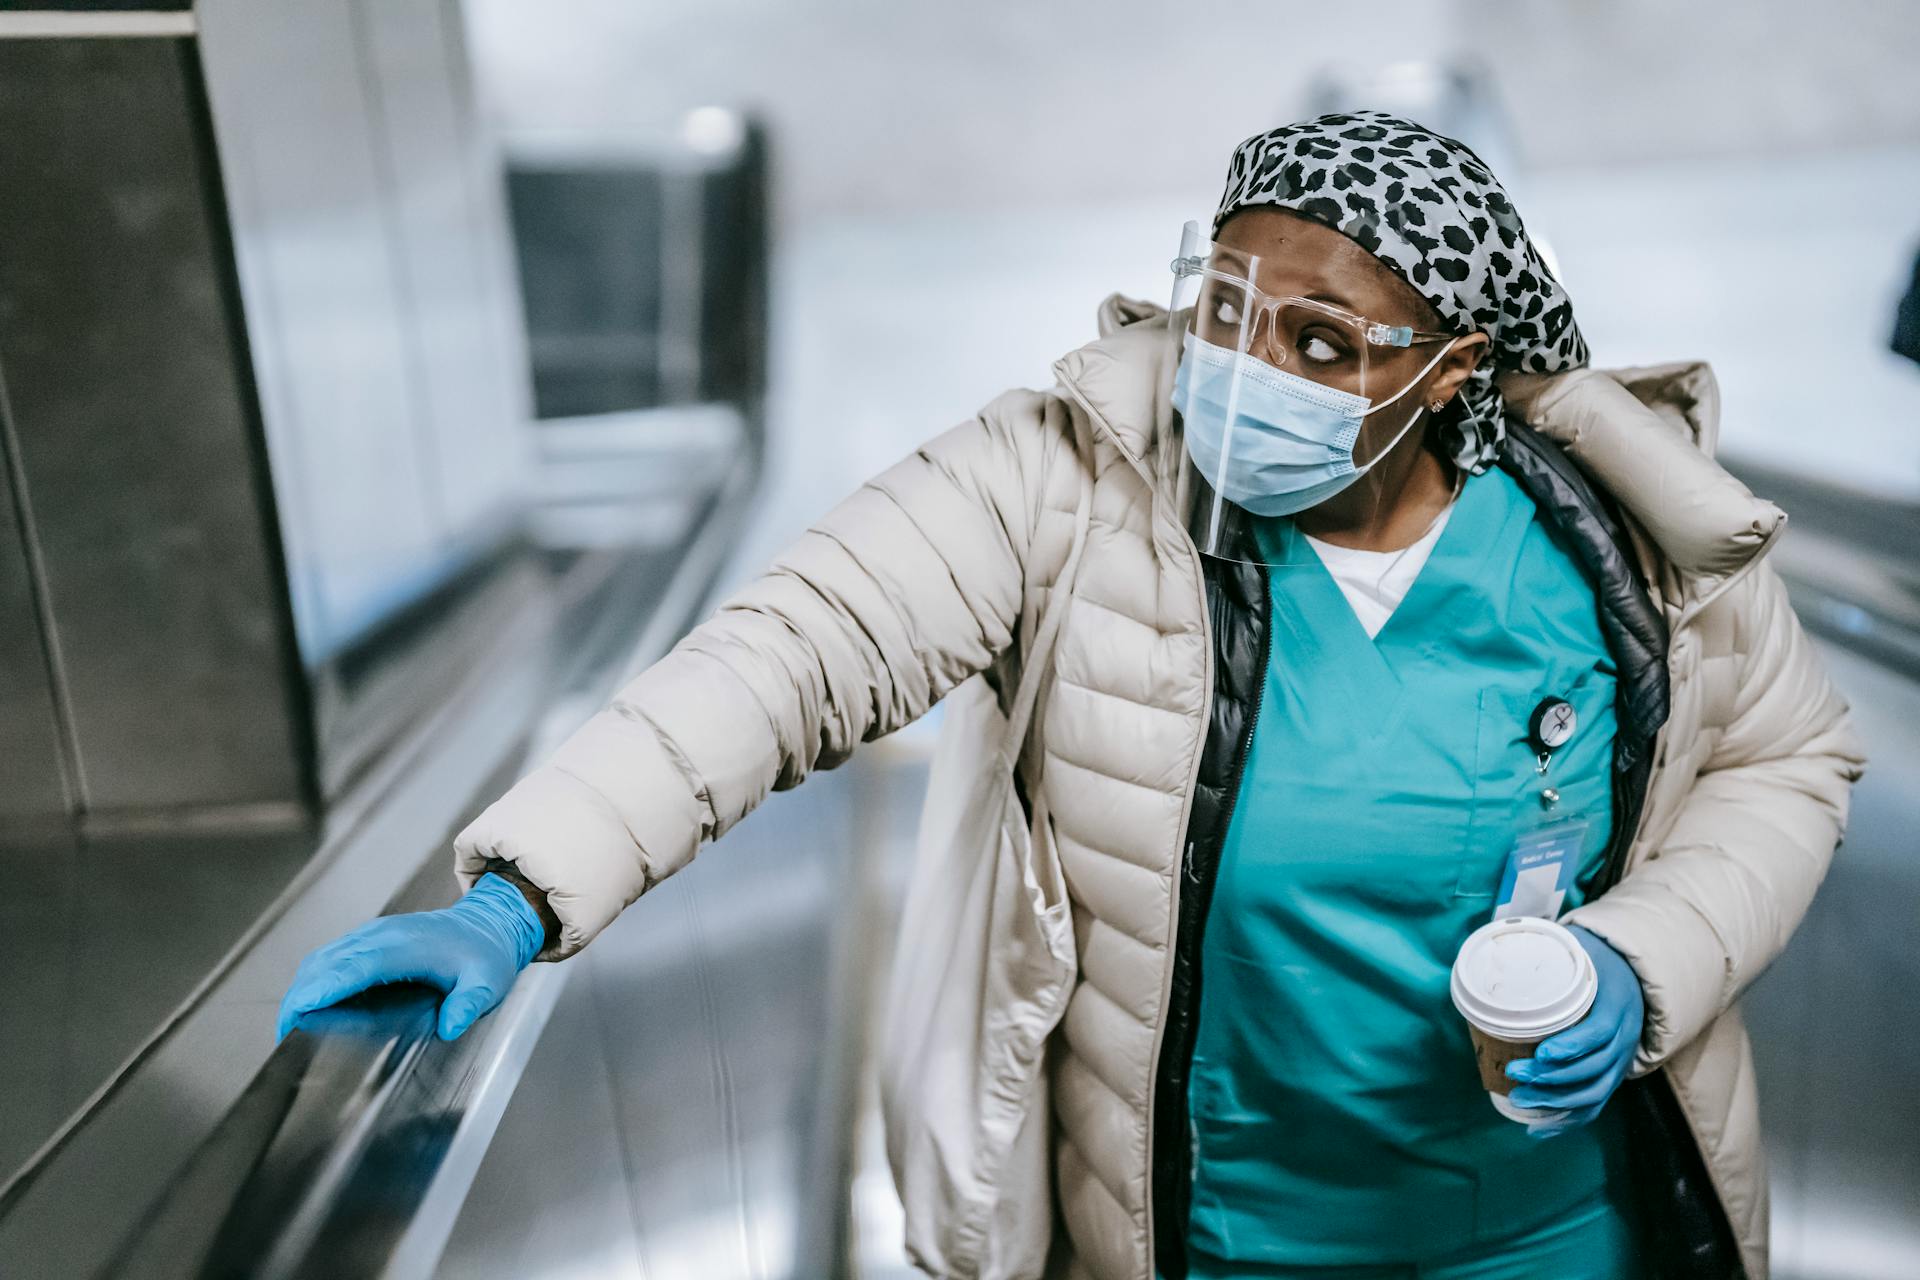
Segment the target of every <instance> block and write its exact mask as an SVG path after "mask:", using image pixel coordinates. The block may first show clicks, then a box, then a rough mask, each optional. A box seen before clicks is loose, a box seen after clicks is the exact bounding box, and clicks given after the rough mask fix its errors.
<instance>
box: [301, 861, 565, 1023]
mask: <svg viewBox="0 0 1920 1280" xmlns="http://www.w3.org/2000/svg"><path fill="white" fill-rule="evenodd" d="M544 937H545V931H544V930H543V929H542V927H541V924H540V917H539V916H538V915H536V914H534V910H533V908H532V907H531V906H529V905H528V904H527V900H526V898H524V897H523V896H521V893H520V891H519V890H518V889H516V888H514V887H513V886H512V885H510V884H508V883H507V882H506V881H505V880H502V879H501V878H500V877H499V876H496V875H493V874H491V873H489V874H487V875H484V876H481V877H480V880H479V882H478V883H477V884H475V885H474V886H473V888H472V889H470V890H468V891H467V895H466V897H464V898H462V899H460V901H458V902H456V903H454V904H453V905H452V906H450V907H446V908H443V909H441V910H439V911H419V912H414V913H411V914H408V915H400V916H382V917H381V918H380V919H378V920H374V921H370V922H368V923H367V924H363V925H361V926H360V927H359V928H358V929H355V930H354V931H353V932H351V933H348V934H345V935H343V936H341V937H339V938H336V939H334V940H333V941H332V942H329V943H328V944H327V945H326V946H324V947H321V948H319V949H318V950H316V951H314V952H312V953H311V954H310V955H308V956H307V958H306V959H305V960H302V961H301V962H300V968H299V970H298V971H296V972H295V973H294V975H293V985H292V986H290V987H288V988H287V994H286V997H285V998H284V999H283V1000H281V1001H280V1035H281V1036H282V1037H283V1038H284V1037H285V1036H286V1034H287V1032H289V1031H291V1030H293V1028H294V1025H295V1024H296V1023H298V1022H299V1021H300V1017H301V1015H302V1014H306V1013H311V1012H312V1011H313V1010H315V1009H324V1008H326V1007H327V1006H328V1005H330V1004H338V1003H339V1002H340V1001H342V1000H345V999H346V998H347V997H348V996H351V995H356V994H358V993H359V992H362V991H365V990H366V989H367V988H368V987H377V986H380V985H381V984H383V983H388V982H424V983H426V984H427V985H428V986H430V987H438V988H439V989H440V990H441V991H443V992H448V993H450V994H449V995H448V996H447V998H446V999H445V1000H443V1001H441V1002H440V1038H441V1039H442V1040H457V1039H458V1038H459V1037H460V1033H461V1032H463V1031H465V1030H466V1029H467V1028H468V1027H470V1026H472V1025H473V1023H474V1019H476V1018H478V1017H479V1016H480V1015H481V1014H483V1013H486V1012H487V1011H488V1010H490V1009H492V1008H493V1007H494V1006H495V1005H497V1004H499V1003H500V1002H501V1001H502V1000H504V999H506V996H507V990H508V988H510V987H512V986H513V979H514V977H515V976H516V975H517V974H518V973H519V972H520V971H521V970H522V969H524V968H526V967H527V965H528V964H530V963H532V961H533V957H534V956H535V954H537V953H538V952H539V950H540V944H541V942H542V941H543V940H544Z"/></svg>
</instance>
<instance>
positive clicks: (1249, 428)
mask: <svg viewBox="0 0 1920 1280" xmlns="http://www.w3.org/2000/svg"><path fill="white" fill-rule="evenodd" d="M1452 345H1453V344H1452V343H1451V342H1449V343H1448V344H1447V346H1448V347H1451V346H1452ZM1445 354H1446V349H1445V348H1443V349H1442V350H1441V352H1440V355H1445ZM1440 355H1436V356H1435V357H1434V358H1433V360H1431V361H1429V362H1428V364H1427V368H1428V369H1431V368H1432V367H1433V366H1434V364H1435V363H1437V362H1438V361H1439V359H1440ZM1425 376H1426V370H1422V371H1421V372H1420V373H1419V374H1416V375H1415V376H1414V378H1413V381H1412V382H1409V383H1408V384H1407V386H1406V387H1403V388H1401V390H1400V391H1399V392H1398V393H1396V394H1395V395H1393V396H1391V397H1389V398H1388V399H1386V400H1383V401H1381V402H1380V404H1378V405H1375V404H1374V403H1373V402H1371V401H1370V400H1368V399H1367V398H1366V397H1365V396H1357V395H1354V394H1352V393H1351V392H1347V391H1339V390H1336V389H1334V388H1332V387H1323V386H1321V385H1320V384H1319V383H1317V382H1314V381H1312V380H1310V379H1307V378H1303V377H1301V376H1299V375H1298V374H1294V373H1287V372H1284V371H1283V370H1280V369H1276V368H1274V367H1273V366H1272V365H1270V364H1267V363H1266V362H1265V361H1263V360H1259V359H1256V358H1255V357H1253V356H1250V355H1245V354H1242V353H1239V352H1234V351H1229V350H1228V349H1227V348H1225V347H1220V346H1216V345H1214V344H1213V343H1211V342H1208V341H1207V340H1206V339H1204V338H1198V337H1195V336H1194V335H1193V334H1192V333H1189V334H1187V336H1186V349H1185V351H1184V353H1183V354H1182V356H1181V358H1180V367H1179V370H1178V371H1177V372H1176V373H1175V374H1174V379H1173V403H1174V406H1175V407H1176V408H1178V409H1179V410H1180V413H1181V417H1182V418H1183V419H1184V421H1185V427H1186V441H1187V453H1188V455H1189V456H1190V457H1192V459H1193V464H1194V466H1195V467H1196V468H1198V470H1199V472H1200V474H1201V475H1202V476H1204V477H1205V478H1206V480H1207V482H1208V483H1209V484H1210V485H1212V486H1213V489H1214V491H1215V492H1216V493H1218V494H1219V495H1220V496H1221V497H1223V498H1225V499H1226V500H1227V501H1229V502H1231V503H1233V504H1234V505H1235V506H1239V507H1243V508H1245V509H1246V510H1248V511H1251V512H1252V513H1253V514H1254V515H1257V516H1290V515H1293V514H1294V513H1295V512H1298V511H1305V510H1306V509H1307V508H1308V507H1311V506H1315V505H1317V504H1318V503H1321V502H1324V501H1326V500H1327V499H1328V498H1331V497H1332V496H1333V495H1334V494H1336V493H1339V492H1340V491H1341V490H1342V489H1345V488H1346V487H1347V486H1348V485H1350V484H1352V483H1353V482H1354V481H1355V480H1358V479H1359V478H1360V477H1361V476H1362V475H1365V474H1366V472H1367V471H1368V469H1369V468H1371V467H1372V466H1373V465H1374V463H1376V462H1378V461H1380V459H1381V458H1384V457H1386V456H1387V454H1388V453H1390V452H1392V450H1393V447H1394V446H1395V445H1397V444H1399V443H1400V441H1401V439H1402V438H1403V437H1405V435H1406V434H1407V432H1409V431H1411V430H1412V429H1413V424H1414V423H1415V422H1417V421H1419V419H1420V413H1421V410H1420V409H1418V408H1416V409H1415V410H1414V412H1413V416H1412V417H1410V418H1408V419H1407V424H1406V426H1404V427H1401V428H1400V430H1399V432H1398V433H1397V434H1396V435H1395V436H1394V437H1393V439H1392V440H1391V441H1390V442H1389V443H1388V444H1387V446H1386V448H1384V449H1382V450H1380V452H1379V453H1378V454H1377V455H1375V456H1374V458H1373V461H1372V462H1369V463H1367V464H1366V466H1358V465H1356V464H1355V463H1354V460H1353V446H1354V442H1355V441H1356V440H1358V439H1359V438H1360V428H1361V426H1362V425H1363V424H1364V423H1365V422H1366V418H1367V414H1368V413H1370V412H1372V411H1373V410H1375V409H1381V408H1385V407H1386V406H1387V405H1390V404H1392V403H1393V402H1394V401H1395V400H1398V399H1399V398H1400V396H1402V395H1405V394H1406V392H1407V390H1408V389H1410V388H1411V387H1412V386H1413V384H1414V383H1416V382H1418V381H1419V380H1420V379H1421V378H1422V377H1425ZM1230 402H1231V403H1230ZM1230 425H1231V433H1229V426H1230ZM1229 434H1231V441H1230V442H1229ZM1229 443H1231V447H1230V448H1229V447H1228V446H1229Z"/></svg>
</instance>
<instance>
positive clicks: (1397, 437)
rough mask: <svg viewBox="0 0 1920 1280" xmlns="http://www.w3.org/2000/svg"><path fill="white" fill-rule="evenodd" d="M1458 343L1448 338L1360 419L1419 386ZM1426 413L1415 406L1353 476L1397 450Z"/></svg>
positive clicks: (1365, 472) (1378, 496) (1364, 472)
mask: <svg viewBox="0 0 1920 1280" xmlns="http://www.w3.org/2000/svg"><path fill="white" fill-rule="evenodd" d="M1458 341H1460V339H1459V338H1458V337H1452V338H1448V339H1447V345H1446V346H1444V347H1442V348H1440V350H1439V351H1437V352H1436V353H1435V354H1434V357H1433V359H1431V360H1429V361H1427V365H1426V368H1424V369H1422V370H1420V372H1418V373H1416V374H1414V375H1413V377H1412V378H1410V379H1409V380H1408V381H1407V385H1406V386H1404V387H1402V388H1400V389H1399V390H1398V391H1396V392H1394V393H1393V394H1392V395H1390V396H1388V397H1387V398H1386V399H1385V400H1382V401H1381V402H1380V403H1379V404H1370V405H1368V406H1367V408H1366V410H1365V411H1364V412H1363V413H1361V415H1360V416H1361V417H1362V418H1365V417H1367V416H1368V415H1369V414H1371V413H1373V412H1374V411H1375V410H1376V409H1384V408H1386V407H1387V406H1388V405H1390V404H1392V403H1393V402H1394V401H1395V400H1398V399H1399V398H1400V397H1401V396H1404V395H1406V394H1407V392H1409V391H1411V390H1413V388H1414V387H1415V386H1417V385H1418V384H1419V382H1420V379H1422V378H1424V377H1426V376H1427V374H1429V373H1430V372H1432V371H1433V367H1434V366H1435V365H1437V364H1439V363H1440V361H1441V358H1442V357H1444V356H1445V355H1446V354H1447V352H1449V351H1451V350H1453V344H1454V343H1456V342H1458ZM1426 411H1427V406H1425V405H1416V406H1415V407H1414V410H1413V416H1412V417H1410V418H1408V419H1407V424H1406V425H1405V426H1403V427H1401V428H1400V430H1398V431H1396V432H1394V435H1393V439H1391V440H1389V441H1388V442H1387V444H1386V447H1385V448H1383V449H1381V450H1380V452H1378V453H1376V454H1374V455H1373V457H1371V458H1369V459H1367V462H1366V465H1365V466H1356V467H1354V469H1353V474H1354V475H1355V476H1364V475H1366V474H1367V473H1368V472H1369V471H1371V470H1373V468H1374V466H1375V465H1376V464H1377V463H1378V462H1379V461H1380V459H1382V458H1384V457H1386V456H1387V455H1388V454H1390V453H1392V452H1393V451H1394V450H1395V449H1397V448H1399V447H1400V442H1401V441H1402V440H1404V439H1406V438H1407V432H1409V431H1411V430H1413V424H1414V423H1416V422H1418V421H1420V415H1421V414H1423V413H1425V412H1426ZM1379 499H1380V495H1379V494H1378V493H1375V494H1374V501H1375V502H1378V501H1379Z"/></svg>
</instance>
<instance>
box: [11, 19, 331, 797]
mask: <svg viewBox="0 0 1920 1280" xmlns="http://www.w3.org/2000/svg"><path fill="white" fill-rule="evenodd" d="M196 76H197V73H196V69H195V66H194V64H193V62H192V55H191V45H190V43H189V42H187V41H182V40H172V39H128V40H115V39H86V40H81V39H75V40H64V39H48V40H21V41H5V42H0V246H4V247H3V248H0V372H3V375H4V380H5V385H6V390H7V400H8V416H9V420H10V422H11V425H12V429H13V431H14V433H15V436H16V439H17V443H18V450H19V452H18V458H17V461H18V463H19V465H20V468H21V471H22V473H23V485H24V491H25V492H26V493H27V495H28V497H29V500H30V503H31V514H32V517H33V537H34V539H35V541H36V543H37V546H38V550H39V553H40V556H41V565H42V566H43V569H44V574H45V590H46V604H47V614H48V617H47V622H48V639H49V642H50V643H51V644H52V645H53V646H54V648H55V651H56V658H57V661H58V664H59V668H60V670H61V671H62V672H63V674H64V678H65V683H66V687H65V690H64V693H65V696H66V705H65V711H66V714H67V715H68V717H69V724H70V726H71V733H72V736H73V742H74V754H75V756H76V758H77V760H78V769H77V776H76V777H75V778H74V780H73V782H74V787H75V791H76V798H77V801H78V803H79V804H80V806H81V807H83V808H84V809H85V810H87V811H88V812H90V813H95V814H99V813H114V812H119V811H126V810H145V809H153V808H161V807H167V806H173V805H182V804H188V803H198V804H225V805H246V804H289V805H290V804H293V803H295V802H297V801H298V800H299V799H300V797H301V796H302V794H303V793H302V782H303V780H302V775H301V767H300V764H301V761H300V750H301V748H300V743H299V739H300V729H299V726H298V724H297V723H296V720H295V716H294V709H293V708H292V707H291V706H290V705H289V701H288V692H289V690H288V681H289V679H290V677H291V671H290V668H289V662H290V658H291V653H292V650H291V646H290V644H289V643H288V642H287V637H286V636H285V634H284V632H283V629H282V618H283V611H284V604H283V602H282V597H281V595H280V592H279V588H278V585H277V582H276V575H275V571H274V565H273V558H272V557H273V549H272V538H271V532H270V525H269V522H268V519H267V514H266V512H265V510H263V503H262V500H261V494H260V490H259V487H258V484H257V464H258V454H257V446H256V441H255V439H254V436H253V431H254V425H253V422H252V418H251V397H250V394H249V391H248V388H247V386H246V380H245V374H244V372H243V370H242V367H241V365H242V362H241V359H240V352H241V351H242V350H243V349H244V348H243V345H242V339H241V335H240V334H239V332H238V327H237V325H238V317H237V316H236V315H235V313H234V309H233V305H232V302H233V300H232V297H231V292H230V290H229V288H228V283H227V282H228V274H227V267H226V263H225V246H224V244H223V242H222V224H221V220H220V217H219V213H218V208H217V205H215V206H212V207H210V206H209V203H208V200H207V194H208V192H209V191H210V190H211V189H212V187H213V181H214V171H213V165H212V157H211V155H210V152H209V151H208V140H207V139H206V137H205V135H204V132H203V128H202V125H201V120H202V118H203V105H202V102H201V100H200V97H199V87H198V83H197V78H196Z"/></svg>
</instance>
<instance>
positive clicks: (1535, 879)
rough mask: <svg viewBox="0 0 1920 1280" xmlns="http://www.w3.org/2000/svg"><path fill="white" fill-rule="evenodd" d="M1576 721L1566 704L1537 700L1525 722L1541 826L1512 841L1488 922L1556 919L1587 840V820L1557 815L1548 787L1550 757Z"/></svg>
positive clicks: (1554, 792)
mask: <svg viewBox="0 0 1920 1280" xmlns="http://www.w3.org/2000/svg"><path fill="white" fill-rule="evenodd" d="M1579 728H1580V717H1579V715H1578V714H1577V713H1576V712H1575V711H1574V709H1573V704H1572V703H1571V702H1568V701H1567V700H1566V699H1565V698H1560V697H1549V698H1542V699H1541V700H1540V702H1539V705H1537V706H1535V707H1534V709H1533V714H1532V715H1530V716H1528V717H1527V745H1528V746H1530V747H1531V748H1532V749H1533V758H1534V775H1535V776H1536V777H1538V778H1539V779H1540V782H1541V786H1540V808H1541V810H1542V818H1541V821H1540V822H1539V823H1538V824H1536V825H1534V826H1532V827H1529V828H1526V829H1524V830H1522V831H1521V832H1520V834H1519V835H1517V836H1516V837H1515V838H1514V842H1513V849H1512V851H1511V852H1509V853H1508V854H1507V866H1506V871H1505V872H1504V873H1503V874H1502V876H1501V878H1500V892H1499V893H1498V894H1497V895H1495V903H1496V905H1495V907H1494V909H1493V918H1494V919H1496V920H1504V919H1506V918H1507V917H1509V916H1539V917H1541V918H1543V919H1547V920H1552V919H1553V918H1555V917H1556V916H1558V915H1559V914H1560V907H1561V905H1562V904H1563V903H1564V902H1565V901H1566V899H1567V890H1568V889H1569V888H1570V887H1571V885H1572V881H1573V868H1574V865H1575V864H1576V863H1577V862H1578V861H1579V853H1580V849H1581V847H1582V845H1583V844H1584V842H1585V840H1586V835H1587V826H1588V823H1587V820H1586V819H1585V818H1583V817H1580V816H1579V815H1562V814H1560V813H1558V812H1557V810H1558V809H1559V807H1560V792H1559V790H1558V789H1557V788H1555V787H1554V786H1553V785H1552V784H1551V783H1550V782H1549V781H1548V774H1549V772H1550V771H1551V770H1552V768H1553V754H1554V752H1556V751H1558V750H1559V749H1560V748H1562V747H1564V746H1566V745H1567V743H1569V742H1571V741H1573V735H1574V734H1575V733H1576V732H1577V731H1578V730H1579Z"/></svg>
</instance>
